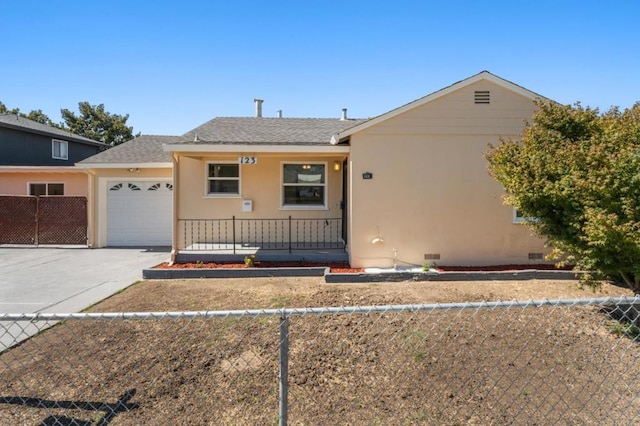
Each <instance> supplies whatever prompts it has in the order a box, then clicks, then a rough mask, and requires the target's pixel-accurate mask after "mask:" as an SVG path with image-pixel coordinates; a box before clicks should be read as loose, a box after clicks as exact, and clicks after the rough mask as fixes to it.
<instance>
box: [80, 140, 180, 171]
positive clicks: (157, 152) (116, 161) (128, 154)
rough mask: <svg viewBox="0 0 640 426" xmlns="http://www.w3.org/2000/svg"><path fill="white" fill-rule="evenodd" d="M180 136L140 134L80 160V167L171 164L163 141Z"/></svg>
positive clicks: (158, 165) (166, 141)
mask: <svg viewBox="0 0 640 426" xmlns="http://www.w3.org/2000/svg"><path fill="white" fill-rule="evenodd" d="M183 139H184V138H182V137H180V136H158V135H141V136H138V137H137V138H135V139H131V140H130V141H127V142H125V143H122V144H120V145H116V146H114V147H113V148H109V149H108V150H106V151H102V152H100V153H98V154H96V155H93V156H91V157H88V158H85V159H84V160H82V161H80V162H79V163H77V164H78V166H81V167H126V166H139V165H143V164H153V165H154V166H155V167H160V166H163V165H164V166H171V156H170V154H169V153H167V152H165V151H163V150H162V145H163V144H165V143H174V142H179V141H181V140H183Z"/></svg>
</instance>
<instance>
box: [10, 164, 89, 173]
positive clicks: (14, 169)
mask: <svg viewBox="0 0 640 426" xmlns="http://www.w3.org/2000/svg"><path fill="white" fill-rule="evenodd" d="M34 172H35V173H38V172H46V173H86V170H84V169H83V168H79V167H76V166H0V173H34Z"/></svg>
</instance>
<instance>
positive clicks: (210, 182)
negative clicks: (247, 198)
mask: <svg viewBox="0 0 640 426" xmlns="http://www.w3.org/2000/svg"><path fill="white" fill-rule="evenodd" d="M207 195H209V196H215V197H237V196H239V195H240V165H239V164H237V163H207Z"/></svg>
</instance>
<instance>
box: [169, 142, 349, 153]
mask: <svg viewBox="0 0 640 426" xmlns="http://www.w3.org/2000/svg"><path fill="white" fill-rule="evenodd" d="M162 148H163V149H164V150H165V151H168V152H202V153H209V152H215V153H220V152H256V153H258V152H264V153H282V154H290V153H295V154H298V153H302V154H304V153H308V154H345V153H346V154H348V153H349V147H348V146H335V145H330V144H327V145H326V146H325V145H311V146H309V145H287V146H283V145H213V144H211V145H209V144H204V143H202V144H198V145H194V144H185V145H181V144H164V145H162Z"/></svg>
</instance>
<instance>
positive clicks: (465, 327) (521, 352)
mask: <svg viewBox="0 0 640 426" xmlns="http://www.w3.org/2000/svg"><path fill="white" fill-rule="evenodd" d="M603 296H606V297H616V296H631V293H630V292H629V291H628V290H626V289H624V288H620V287H616V286H613V285H610V284H604V285H603V287H602V288H601V289H600V290H599V291H597V292H595V293H594V292H592V291H591V290H589V289H580V288H579V287H578V284H577V283H576V282H575V281H501V282H499V281H495V282H401V283H397V282H396V283H376V284H342V285H330V284H325V283H324V282H323V281H322V279H321V278H264V279H260V278H253V279H225V280H168V281H162V280H152V281H145V282H142V283H138V284H136V285H134V286H132V287H130V288H129V289H127V290H125V291H124V292H122V293H120V294H117V295H114V296H113V297H111V298H109V299H107V300H105V301H103V302H102V303H100V304H98V305H96V306H94V307H92V308H91V309H90V311H91V312H154V311H203V310H244V309H268V308H281V307H288V308H303V307H326V306H335V307H338V306H355V305H358V306H367V305H389V304H393V305H396V304H423V303H426V304H432V303H447V302H474V301H498V300H503V301H505V300H530V299H560V298H592V297H603ZM279 324H280V319H279V316H278V315H272V316H266V317H244V318H236V317H226V318H207V319H203V318H195V319H184V318H182V319H180V318H177V319H176V318H167V317H163V318H158V317H155V318H148V319H145V320H125V321H123V320H91V321H74V320H69V321H66V322H65V323H64V324H62V325H59V326H56V327H54V328H52V329H50V330H48V331H46V332H44V333H42V334H41V335H39V336H36V337H35V338H33V339H30V340H29V341H27V342H26V343H24V344H23V345H21V346H19V347H17V348H14V349H12V350H10V351H8V352H6V353H4V354H2V355H1V356H0V373H1V374H2V378H3V380H2V381H1V382H0V399H1V398H2V397H4V399H5V401H4V402H5V403H4V404H2V403H0V423H2V424H55V423H54V421H58V423H59V424H71V423H69V421H70V419H75V420H81V421H84V422H93V423H85V424H98V423H99V422H100V421H103V424H106V423H104V421H105V420H107V421H108V422H109V424H111V425H118V424H212V425H213V424H277V418H278V417H277V416H278V374H279V373H278V365H279V364H278V346H279V343H280V337H279ZM612 327H613V322H612V321H611V320H608V319H607V318H606V316H605V315H603V314H602V313H600V312H599V311H598V309H597V308H595V307H591V306H586V307H580V306H569V307H564V306H553V307H543V308H522V307H514V308H499V309H475V308H467V309H461V310H460V309H448V310H432V311H429V312H401V313H391V312H387V313H375V314H374V313H371V314H349V315H325V316H315V315H304V316H294V317H291V318H290V324H289V330H290V352H289V368H290V370H289V373H290V374H289V384H290V391H289V403H290V410H289V421H290V424H416V423H419V424H434V423H437V424H557V423H562V424H626V423H627V420H630V419H633V418H634V417H636V416H638V415H640V412H639V410H640V408H639V407H638V401H637V397H636V396H635V393H636V392H635V390H634V389H631V388H630V387H631V386H630V385H632V384H633V383H637V381H638V380H640V367H639V366H640V362H638V361H639V357H640V351H639V349H638V345H637V343H635V342H633V341H632V340H631V339H628V338H625V337H620V336H619V335H617V334H614V333H612V332H611V331H610V330H611V329H612ZM17 397H20V398H17ZM9 398H11V399H9ZM8 400H10V401H11V403H7V401H8ZM0 402H1V401H0ZM65 421H66V422H67V423H64V422H65ZM47 422H49V423H47Z"/></svg>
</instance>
